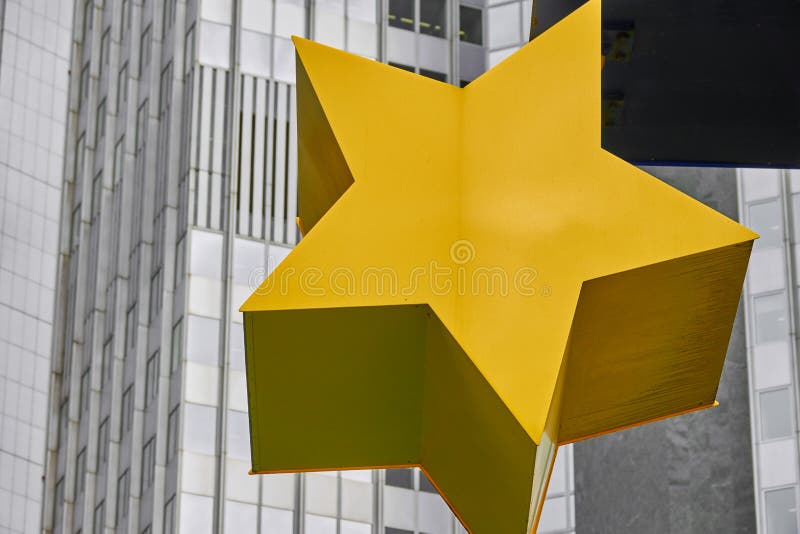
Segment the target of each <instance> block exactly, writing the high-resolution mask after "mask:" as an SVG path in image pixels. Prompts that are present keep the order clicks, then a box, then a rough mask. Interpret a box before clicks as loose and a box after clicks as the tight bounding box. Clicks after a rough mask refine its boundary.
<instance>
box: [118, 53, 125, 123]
mask: <svg viewBox="0 0 800 534" xmlns="http://www.w3.org/2000/svg"><path fill="white" fill-rule="evenodd" d="M127 103H128V64H127V63H125V64H124V65H123V66H122V68H121V69H120V70H119V75H117V113H120V112H121V111H122V109H123V108H124V107H125V104H127Z"/></svg>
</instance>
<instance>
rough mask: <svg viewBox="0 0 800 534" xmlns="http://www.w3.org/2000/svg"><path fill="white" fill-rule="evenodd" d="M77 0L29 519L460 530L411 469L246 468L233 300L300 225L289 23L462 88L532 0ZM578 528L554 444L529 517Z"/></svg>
mask: <svg viewBox="0 0 800 534" xmlns="http://www.w3.org/2000/svg"><path fill="white" fill-rule="evenodd" d="M75 5H76V12H75V21H76V23H75V25H74V31H73V39H72V44H71V46H72V50H71V70H72V73H73V75H72V77H71V83H70V92H69V95H70V99H69V113H68V120H67V134H66V138H67V140H66V147H67V148H66V162H65V165H64V182H63V183H64V195H63V201H62V205H63V207H62V219H61V229H62V230H61V236H60V240H59V268H58V288H59V289H58V298H57V306H56V310H55V328H54V334H53V338H54V339H53V364H52V374H51V384H50V391H51V395H50V405H49V414H50V423H49V427H48V433H47V444H48V446H47V476H46V482H45V486H46V491H45V495H46V498H45V505H44V511H43V527H44V529H45V530H46V531H48V532H59V533H66V532H70V533H75V532H81V533H83V534H87V533H90V532H101V531H106V530H107V531H116V532H129V533H132V534H139V533H144V532H148V533H149V532H187V533H189V532H190V533H193V534H194V533H203V532H220V531H229V532H238V531H244V532H264V533H271V534H290V533H306V534H361V533H364V534H366V533H381V534H383V533H386V534H416V533H420V534H421V533H426V534H455V533H456V532H463V529H461V527H460V525H459V524H458V522H457V521H456V519H455V518H454V517H453V515H452V514H451V512H450V511H449V509H448V508H447V506H446V504H445V503H444V501H443V500H442V499H441V497H439V495H438V494H437V493H436V492H435V490H434V488H433V487H432V485H431V484H430V483H429V482H428V481H427V479H426V478H425V477H424V476H422V475H421V474H420V472H419V471H417V470H413V469H401V470H377V471H350V472H342V473H335V472H332V473H308V474H303V475H297V474H286V475H267V476H249V475H248V474H247V472H248V469H249V428H248V418H247V402H246V400H247V399H246V388H245V371H244V347H243V341H244V339H243V333H242V319H241V315H240V314H239V312H238V310H237V309H238V307H239V305H240V303H241V302H243V301H244V299H245V298H246V297H247V296H248V294H249V292H250V291H251V290H252V289H253V288H254V287H255V284H256V283H257V282H258V281H259V280H260V279H262V278H263V276H264V275H265V274H266V273H267V272H268V271H269V270H270V268H272V267H274V266H275V265H276V264H277V262H279V261H280V260H281V259H282V258H283V257H285V256H286V255H287V254H288V253H289V251H290V249H291V247H292V246H293V245H294V244H296V243H297V241H298V239H299V234H298V231H297V229H296V227H295V223H294V220H295V214H296V200H295V198H296V189H297V180H296V172H297V169H296V152H297V146H296V122H295V112H296V97H295V92H294V66H295V59H294V49H293V46H292V44H291V41H290V36H291V35H293V34H294V35H301V36H306V37H310V38H312V39H315V40H318V41H321V42H323V43H327V44H330V45H332V46H336V47H339V48H343V49H346V50H349V51H352V52H354V53H357V54H361V55H364V56H367V57H370V58H373V59H376V60H379V61H385V62H389V63H392V64H394V65H396V66H398V67H399V68H404V69H406V70H413V71H415V72H418V73H420V74H422V75H426V76H429V77H432V78H436V79H439V80H441V81H444V82H449V83H453V84H456V85H462V84H465V83H468V82H469V81H470V80H472V79H474V78H475V77H476V76H478V75H479V74H480V73H481V72H483V71H484V70H485V69H486V68H488V67H489V66H491V65H493V64H494V63H496V62H498V61H500V60H501V59H503V58H504V57H506V56H507V55H509V54H510V53H511V52H513V51H514V50H515V49H516V48H518V47H519V46H520V45H521V44H522V43H524V42H526V41H527V37H528V26H529V20H530V9H531V8H530V5H531V2H530V0H525V1H518V0H510V1H507V2H491V3H490V4H488V5H487V4H484V3H483V2H480V1H475V0H463V1H462V2H461V3H460V4H459V3H457V2H453V1H452V0H388V1H387V0H379V1H376V0H320V1H317V2H306V1H304V0H118V1H111V0H105V1H103V0H78V1H77V2H76V4H75ZM405 104H406V103H404V102H398V103H397V105H399V106H402V105H405ZM430 120H436V117H431V119H430ZM573 526H574V490H573V484H572V454H571V448H569V447H567V448H564V449H562V452H561V453H560V454H559V456H558V460H557V469H556V472H555V473H554V475H553V479H552V481H551V497H550V498H549V499H548V501H547V504H546V507H545V512H544V515H543V520H542V528H541V529H540V531H548V532H571V531H572V528H573Z"/></svg>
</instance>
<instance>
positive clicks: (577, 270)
mask: <svg viewBox="0 0 800 534" xmlns="http://www.w3.org/2000/svg"><path fill="white" fill-rule="evenodd" d="M294 41H295V46H296V48H297V57H298V62H297V95H298V114H299V116H298V133H299V194H300V196H299V215H300V224H301V227H302V228H303V229H304V231H305V232H306V235H305V237H304V239H303V240H302V241H301V242H300V243H299V245H298V246H297V247H296V248H295V249H294V250H293V251H292V252H291V253H290V254H289V256H288V257H287V258H286V259H285V260H284V261H283V262H282V263H281V264H280V265H279V266H278V267H277V268H276V269H275V270H274V272H273V273H272V274H271V275H270V276H269V277H268V278H267V280H266V281H265V282H264V283H263V284H262V285H261V287H259V288H258V290H256V292H255V293H254V294H253V295H252V296H251V297H250V298H249V299H248V300H247V302H245V304H244V305H243V306H242V308H241V309H242V311H243V312H244V324H245V339H246V355H247V377H248V397H249V406H250V429H251V445H252V460H253V472H254V473H275V472H282V471H312V470H328V469H355V468H372V467H389V466H395V467H397V466H419V467H421V468H422V469H424V471H425V473H426V474H427V475H428V477H429V478H430V479H431V481H432V482H433V483H434V484H435V485H436V487H437V488H438V489H439V491H440V493H441V494H442V496H443V497H444V499H445V500H446V501H447V502H448V504H449V505H450V507H451V508H452V510H453V512H455V514H456V515H457V516H458V517H459V518H460V520H461V521H462V523H463V524H464V526H465V527H466V528H467V529H468V530H469V531H470V532H472V533H473V534H523V533H527V532H531V531H532V530H533V529H535V528H536V524H537V521H538V517H539V514H540V512H541V507H542V503H543V499H544V494H545V490H546V486H547V481H548V477H549V474H550V472H551V470H552V465H553V460H554V457H555V450H556V447H557V445H560V444H564V443H567V442H571V441H575V440H579V439H583V438H587V437H590V436H593V435H597V434H600V433H604V432H610V431H612V430H616V429H620V428H623V427H626V426H630V425H636V424H641V423H643V422H647V421H652V420H654V419H658V418H662V417H667V416H671V415H675V414H679V413H683V412H687V411H690V410H695V409H698V408H703V407H707V406H710V405H712V404H713V403H714V398H715V395H716V390H717V386H718V384H719V378H720V373H721V370H722V364H723V361H724V358H725V352H726V348H727V345H728V339H729V336H730V331H731V327H732V324H733V319H734V315H735V314H736V308H737V304H738V300H739V294H740V291H741V285H742V281H743V277H744V274H745V269H746V267H747V261H748V258H749V255H750V250H751V247H752V241H753V239H754V238H756V237H757V236H756V235H755V234H754V233H753V232H751V231H749V230H748V229H746V228H744V227H742V226H740V225H739V224H737V223H735V222H733V221H731V220H729V219H727V218H725V217H724V216H722V215H720V214H719V213H717V212H715V211H713V210H712V209H710V208H708V207H706V206H704V205H702V204H700V203H698V202H696V201H695V200H693V199H691V198H689V197H687V196H685V195H684V194H682V193H680V192H678V191H676V190H675V189H672V188H670V187H669V186H667V185H665V184H664V183H662V182H660V181H658V180H657V179H655V178H653V177H651V176H649V175H648V174H646V173H644V172H642V171H641V170H638V169H636V168H635V167H633V166H631V165H629V164H627V163H625V162H624V161H622V160H620V159H618V158H617V157H615V156H613V155H611V154H609V153H608V152H605V151H604V150H602V149H601V148H600V3H599V1H598V0H591V1H590V2H589V3H588V4H586V5H584V6H583V7H581V8H580V9H578V10H577V11H576V12H575V13H573V14H572V15H570V16H569V17H567V18H566V19H565V20H564V21H562V22H561V23H559V24H558V25H556V26H555V27H554V28H552V29H551V30H549V31H548V32H546V33H545V34H543V35H542V36H541V37H538V38H537V39H536V40H535V41H534V42H532V43H530V44H528V45H526V46H524V47H523V48H522V49H521V50H520V51H519V52H517V53H515V54H514V55H512V56H511V57H509V58H508V59H506V60H505V61H503V62H502V63H500V64H499V65H497V66H496V67H494V68H493V69H492V70H490V71H489V72H487V73H486V74H484V75H483V76H481V77H480V78H478V79H477V80H475V81H474V82H472V83H470V84H469V85H468V86H467V87H465V88H463V89H459V88H457V87H454V86H451V85H447V84H444V83H440V82H437V81H434V80H430V79H427V78H424V77H422V76H418V75H415V74H411V73H408V72H405V71H402V70H400V69H396V68H393V67H390V66H388V65H384V64H380V63H377V62H374V61H371V60H368V59H364V58H361V57H357V56H354V55H351V54H348V53H345V52H342V51H339V50H335V49H332V48H328V47H325V46H322V45H319V44H316V43H313V42H310V41H306V40H303V39H299V38H295V40H294Z"/></svg>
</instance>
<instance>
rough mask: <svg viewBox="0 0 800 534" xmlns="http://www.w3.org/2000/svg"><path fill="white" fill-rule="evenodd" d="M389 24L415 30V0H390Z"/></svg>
mask: <svg viewBox="0 0 800 534" xmlns="http://www.w3.org/2000/svg"><path fill="white" fill-rule="evenodd" d="M389 26H394V27H395V28H402V29H404V30H411V31H414V0H389Z"/></svg>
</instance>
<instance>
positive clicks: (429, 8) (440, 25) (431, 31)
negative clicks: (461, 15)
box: [419, 0, 447, 37]
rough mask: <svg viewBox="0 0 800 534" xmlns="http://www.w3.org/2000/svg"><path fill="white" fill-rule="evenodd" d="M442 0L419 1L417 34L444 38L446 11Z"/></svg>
mask: <svg viewBox="0 0 800 534" xmlns="http://www.w3.org/2000/svg"><path fill="white" fill-rule="evenodd" d="M446 6H447V4H446V2H445V1H444V0H419V33H424V34H426V35H433V36H434V37H444V36H445V32H446V31H447V25H446V21H447V10H446Z"/></svg>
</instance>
